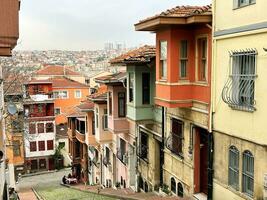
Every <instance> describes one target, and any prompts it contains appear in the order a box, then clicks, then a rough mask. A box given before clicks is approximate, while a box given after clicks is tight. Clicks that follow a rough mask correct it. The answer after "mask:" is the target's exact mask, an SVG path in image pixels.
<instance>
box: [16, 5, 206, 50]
mask: <svg viewBox="0 0 267 200" xmlns="http://www.w3.org/2000/svg"><path fill="white" fill-rule="evenodd" d="M210 3H211V0H22V2H21V10H20V39H19V44H18V45H17V47H16V50H52V49H60V50H94V49H102V48H103V47H104V43H106V42H122V43H123V42H125V43H126V45H127V47H132V46H137V45H140V44H153V43H154V38H155V37H154V35H153V34H151V33H146V32H145V33H142V32H136V31H134V24H135V23H136V22H138V21H139V20H141V19H144V18H146V17H149V16H152V15H155V14H157V13H159V12H161V11H164V10H166V9H169V8H172V7H175V6H178V5H207V4H210Z"/></svg>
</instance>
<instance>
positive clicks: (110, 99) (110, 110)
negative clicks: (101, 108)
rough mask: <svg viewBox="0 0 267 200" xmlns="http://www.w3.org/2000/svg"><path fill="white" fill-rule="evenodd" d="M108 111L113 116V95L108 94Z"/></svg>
mask: <svg viewBox="0 0 267 200" xmlns="http://www.w3.org/2000/svg"><path fill="white" fill-rule="evenodd" d="M108 111H109V115H112V93H111V92H109V93H108Z"/></svg>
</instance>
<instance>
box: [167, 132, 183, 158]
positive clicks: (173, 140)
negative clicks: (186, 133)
mask: <svg viewBox="0 0 267 200" xmlns="http://www.w3.org/2000/svg"><path fill="white" fill-rule="evenodd" d="M166 148H167V149H169V150H170V151H171V152H172V153H174V154H176V155H177V156H179V157H181V158H183V150H182V149H183V137H182V136H180V135H177V134H175V133H171V134H170V135H169V136H168V137H167V139H166Z"/></svg>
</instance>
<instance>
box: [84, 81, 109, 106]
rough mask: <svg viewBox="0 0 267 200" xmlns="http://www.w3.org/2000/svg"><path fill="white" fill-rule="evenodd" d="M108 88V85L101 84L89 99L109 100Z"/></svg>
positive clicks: (97, 100)
mask: <svg viewBox="0 0 267 200" xmlns="http://www.w3.org/2000/svg"><path fill="white" fill-rule="evenodd" d="M107 92H108V88H107V86H106V85H101V86H100V88H99V89H98V90H97V92H96V93H94V94H91V95H89V96H88V99H89V100H90V101H93V102H103V101H107Z"/></svg>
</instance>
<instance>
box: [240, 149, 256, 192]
mask: <svg viewBox="0 0 267 200" xmlns="http://www.w3.org/2000/svg"><path fill="white" fill-rule="evenodd" d="M242 191H243V192H244V193H245V194H247V195H249V196H251V197H253V193H254V157H253V155H252V153H251V152H250V151H244V152H243V168H242Z"/></svg>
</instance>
